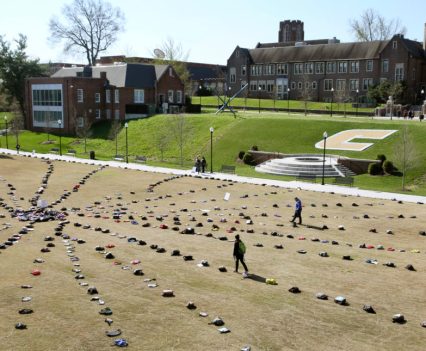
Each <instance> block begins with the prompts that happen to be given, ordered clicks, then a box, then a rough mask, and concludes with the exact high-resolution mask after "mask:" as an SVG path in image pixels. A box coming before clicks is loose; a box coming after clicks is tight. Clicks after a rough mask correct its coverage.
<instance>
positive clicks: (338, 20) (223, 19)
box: [0, 0, 426, 65]
mask: <svg viewBox="0 0 426 351" xmlns="http://www.w3.org/2000/svg"><path fill="white" fill-rule="evenodd" d="M108 2H110V3H111V4H112V5H113V6H114V7H119V8H120V9H121V11H122V12H123V14H124V16H125V30H124V32H122V33H120V34H119V36H118V41H117V42H116V43H115V44H114V45H113V46H111V47H110V49H109V50H108V51H106V52H103V53H101V56H105V55H123V54H124V55H126V56H142V57H152V52H153V50H154V49H155V48H159V47H160V48H161V47H162V44H163V43H164V42H165V41H166V40H168V39H171V40H173V41H174V42H175V43H176V44H180V45H181V46H182V48H183V51H184V52H185V53H187V54H188V61H192V62H204V63H212V64H222V65H226V62H227V59H228V58H229V56H230V55H231V54H232V52H233V50H234V48H235V47H236V46H237V45H239V46H240V47H245V48H253V47H255V45H256V44H257V43H258V42H262V43H267V42H276V41H277V39H278V29H279V22H280V21H283V20H287V19H289V20H301V21H302V22H304V30H305V40H312V39H325V38H333V37H337V38H338V39H340V40H341V41H342V42H350V41H355V38H354V35H353V34H352V33H351V31H350V26H349V22H350V20H351V19H352V20H353V19H358V18H359V17H360V15H361V14H362V12H363V11H365V10H366V9H369V8H372V9H374V10H376V11H377V12H378V13H380V14H381V15H382V16H383V17H385V18H386V19H388V20H391V19H399V20H400V22H401V23H402V24H403V25H404V26H405V27H406V29H407V32H406V37H407V38H409V39H413V40H419V41H423V37H424V26H425V22H426V1H425V0H409V1H401V0H387V1H384V0H357V1H352V2H347V1H332V0H298V1H288V0H264V1H259V0H257V1H254V0H211V1H207V0H204V1H203V0H182V1H176V0H161V1H158V2H157V1H147V0H108ZM71 3H72V0H38V1H34V0H12V1H4V2H2V5H1V17H0V35H2V36H3V37H4V38H5V39H6V40H7V41H9V42H12V41H13V40H14V39H16V38H18V34H19V33H22V34H24V35H26V36H27V44H28V48H27V54H28V55H29V56H30V57H31V58H38V59H40V61H41V62H49V61H51V62H69V63H85V56H84V55H70V54H65V53H64V52H63V47H62V46H61V44H52V42H51V40H49V20H50V19H51V18H52V17H54V18H60V17H61V13H62V9H63V7H64V5H65V4H71Z"/></svg>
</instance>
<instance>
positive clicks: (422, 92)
mask: <svg viewBox="0 0 426 351" xmlns="http://www.w3.org/2000/svg"><path fill="white" fill-rule="evenodd" d="M420 94H421V95H422V105H423V103H424V100H425V90H424V89H422V91H421V92H420Z"/></svg>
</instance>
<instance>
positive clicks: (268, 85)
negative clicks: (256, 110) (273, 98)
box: [266, 80, 274, 93]
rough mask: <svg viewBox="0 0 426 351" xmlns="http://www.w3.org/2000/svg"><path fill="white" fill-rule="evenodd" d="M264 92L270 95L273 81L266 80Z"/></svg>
mask: <svg viewBox="0 0 426 351" xmlns="http://www.w3.org/2000/svg"><path fill="white" fill-rule="evenodd" d="M266 90H267V92H268V93H272V92H273V91H274V81H273V80H268V81H267V82H266Z"/></svg>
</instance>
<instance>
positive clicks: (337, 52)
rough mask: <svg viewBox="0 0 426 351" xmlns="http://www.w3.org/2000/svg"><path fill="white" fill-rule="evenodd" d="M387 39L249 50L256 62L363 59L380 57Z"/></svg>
mask: <svg viewBox="0 0 426 351" xmlns="http://www.w3.org/2000/svg"><path fill="white" fill-rule="evenodd" d="M388 42H389V41H388V40H385V41H372V42H357V43H336V44H319V45H303V46H291V47H278V48H258V49H251V50H249V52H250V56H251V58H252V59H253V62H254V63H270V62H299V61H300V62H306V61H321V60H324V61H326V60H361V59H373V58H379V55H380V52H381V51H382V50H383V48H384V47H385V46H386V45H387V44H388Z"/></svg>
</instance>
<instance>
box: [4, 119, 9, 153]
mask: <svg viewBox="0 0 426 351" xmlns="http://www.w3.org/2000/svg"><path fill="white" fill-rule="evenodd" d="M4 123H5V124H6V149H8V148H9V141H8V140H7V116H4Z"/></svg>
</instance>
